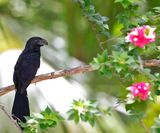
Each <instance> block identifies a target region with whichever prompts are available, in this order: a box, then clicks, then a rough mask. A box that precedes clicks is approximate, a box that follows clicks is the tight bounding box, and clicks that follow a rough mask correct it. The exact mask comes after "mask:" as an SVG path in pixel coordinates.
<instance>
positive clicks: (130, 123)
mask: <svg viewBox="0 0 160 133" xmlns="http://www.w3.org/2000/svg"><path fill="white" fill-rule="evenodd" d="M92 2H93V4H94V5H95V7H96V10H97V11H98V12H100V13H101V14H102V15H104V16H107V17H109V18H110V20H109V27H110V29H109V30H110V33H111V36H112V37H116V36H117V35H119V34H120V31H118V30H117V29H119V25H118V24H117V20H116V18H115V16H116V15H117V14H118V13H119V12H120V11H121V10H122V7H121V6H120V5H118V4H115V3H114V0H93V1H92ZM154 6H160V0H142V1H141V10H140V11H141V12H145V11H148V10H150V9H151V8H153V7H154ZM35 35H36V36H42V37H44V38H46V39H47V40H48V41H49V44H50V45H49V46H48V48H46V49H45V50H43V51H42V56H43V58H44V59H45V61H46V62H48V63H49V64H50V65H51V66H52V67H54V68H56V69H63V68H69V67H74V66H78V65H80V64H82V63H86V64H89V63H90V62H91V61H92V59H93V57H95V56H96V55H97V53H98V52H100V48H99V46H98V44H97V40H96V37H95V33H94V32H93V31H92V29H91V25H90V24H89V23H88V22H87V21H86V20H85V18H84V17H83V13H82V10H81V9H80V8H79V6H78V4H76V3H75V2H74V1H72V0H0V53H2V52H5V51H7V50H9V49H13V48H23V47H24V44H25V41H26V40H27V39H28V38H29V37H31V36H35ZM105 45H107V47H109V45H111V44H109V43H108V44H104V47H106V46H105ZM0 65H3V64H1V62H0ZM140 78H141V77H140ZM67 79H68V80H76V81H78V82H79V83H80V84H82V85H84V86H87V87H86V88H88V93H89V97H88V98H89V99H99V97H101V96H103V98H104V99H105V100H106V101H105V100H104V101H103V102H104V103H105V102H107V101H108V95H109V96H113V97H121V96H122V97H123V96H124V95H125V94H126V89H125V88H126V86H127V85H129V84H130V83H128V82H127V83H126V82H122V80H121V79H119V77H114V78H112V79H108V78H107V77H104V76H100V75H99V74H98V73H97V72H91V73H87V74H84V76H83V77H82V75H76V76H72V77H69V78H67ZM108 102H109V101H108ZM104 106H105V104H104ZM151 106H152V107H153V105H152V104H149V105H147V107H146V108H147V109H148V110H149V111H148V114H149V118H147V120H148V121H150V122H149V123H148V125H149V126H150V125H151V124H153V121H154V117H153V116H155V115H156V114H158V112H159V110H160V109H159V108H157V106H154V107H153V108H150V107H151ZM35 108H36V107H35ZM0 113H2V112H0ZM5 121H7V119H5ZM1 122H2V121H1V118H0V123H1ZM9 123H10V122H9V121H8V124H9ZM10 124H11V123H10ZM12 128H13V127H12ZM9 132H10V130H9V129H8V128H7V126H5V127H1V129H0V133H9ZM48 132H55V133H92V132H93V133H94V132H95V133H135V132H137V133H144V132H145V130H144V128H143V126H142V125H141V124H140V123H139V122H137V121H136V120H135V121H134V120H131V119H130V118H128V117H127V116H126V114H124V113H121V112H119V111H115V112H113V113H112V116H106V118H101V119H99V120H98V123H97V125H96V127H94V128H92V127H90V126H89V125H83V124H81V125H75V124H74V123H72V122H64V123H62V124H59V126H58V127H56V128H55V129H52V130H49V131H48Z"/></svg>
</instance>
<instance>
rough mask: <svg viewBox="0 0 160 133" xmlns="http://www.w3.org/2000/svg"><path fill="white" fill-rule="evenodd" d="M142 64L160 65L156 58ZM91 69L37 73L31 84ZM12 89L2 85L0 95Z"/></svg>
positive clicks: (79, 68)
mask: <svg viewBox="0 0 160 133" xmlns="http://www.w3.org/2000/svg"><path fill="white" fill-rule="evenodd" d="M142 64H143V66H144V67H153V66H160V60H156V59H152V60H143V61H142ZM91 71H94V69H93V68H92V67H91V66H90V65H86V66H79V67H75V68H71V69H64V70H59V71H55V72H51V73H47V74H42V75H38V76H36V77H35V78H34V79H33V80H32V82H31V83H32V84H33V83H37V82H40V81H43V80H48V79H54V78H59V77H63V76H70V75H74V74H79V73H85V72H91ZM14 89H15V87H14V85H10V86H7V87H2V88H0V96H2V95H5V94H6V93H8V92H10V91H12V90H14Z"/></svg>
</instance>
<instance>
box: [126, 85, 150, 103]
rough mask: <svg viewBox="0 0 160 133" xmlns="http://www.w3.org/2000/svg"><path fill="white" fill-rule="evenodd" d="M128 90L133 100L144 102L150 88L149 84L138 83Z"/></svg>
mask: <svg viewBox="0 0 160 133" xmlns="http://www.w3.org/2000/svg"><path fill="white" fill-rule="evenodd" d="M129 90H130V91H131V94H132V97H133V98H136V97H139V98H140V99H141V100H143V101H145V100H147V98H148V95H149V92H150V86H149V83H145V82H140V83H135V84H133V85H132V86H130V87H129Z"/></svg>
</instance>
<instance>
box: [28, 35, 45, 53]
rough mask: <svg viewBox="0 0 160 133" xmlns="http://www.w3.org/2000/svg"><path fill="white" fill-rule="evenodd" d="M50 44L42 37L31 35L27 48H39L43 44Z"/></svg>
mask: <svg viewBox="0 0 160 133" xmlns="http://www.w3.org/2000/svg"><path fill="white" fill-rule="evenodd" d="M43 45H48V42H47V41H46V40H45V39H43V38H41V37H31V38H30V39H28V41H27V43H26V48H29V49H31V50H39V49H40V47H41V46H43Z"/></svg>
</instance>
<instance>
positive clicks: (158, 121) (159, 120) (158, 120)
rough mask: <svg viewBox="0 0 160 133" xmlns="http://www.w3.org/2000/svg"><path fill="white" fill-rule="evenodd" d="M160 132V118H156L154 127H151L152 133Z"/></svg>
mask: <svg viewBox="0 0 160 133" xmlns="http://www.w3.org/2000/svg"><path fill="white" fill-rule="evenodd" d="M159 132H160V116H159V117H158V118H156V120H155V123H154V125H153V126H152V127H151V133H159Z"/></svg>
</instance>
